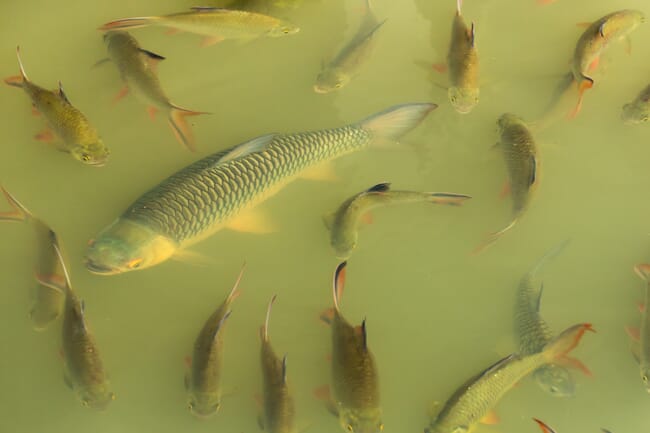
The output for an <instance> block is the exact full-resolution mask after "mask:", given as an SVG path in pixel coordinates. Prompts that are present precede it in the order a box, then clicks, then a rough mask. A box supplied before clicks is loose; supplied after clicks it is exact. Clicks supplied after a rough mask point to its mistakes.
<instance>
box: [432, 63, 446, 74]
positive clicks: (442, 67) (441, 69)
mask: <svg viewBox="0 0 650 433" xmlns="http://www.w3.org/2000/svg"><path fill="white" fill-rule="evenodd" d="M431 68H432V69H433V70H434V71H436V72H438V73H440V74H446V73H447V70H448V69H449V67H448V66H447V64H446V63H434V64H433V65H431Z"/></svg>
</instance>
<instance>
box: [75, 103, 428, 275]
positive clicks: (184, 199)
mask: <svg viewBox="0 0 650 433" xmlns="http://www.w3.org/2000/svg"><path fill="white" fill-rule="evenodd" d="M435 107H436V106H435V105H434V104H406V105H400V106H396V107H391V108H389V109H387V110H385V111H383V112H381V113H378V114H375V115H374V116H371V117H369V118H367V119H365V120H363V121H361V122H359V123H355V124H352V125H347V126H343V127H339V128H335V129H327V130H321V131H314V132H302V133H295V134H277V135H267V136H263V137H258V138H256V139H253V140H251V141H248V142H245V143H243V144H241V145H239V146H236V147H234V148H231V149H229V150H226V151H223V152H219V153H216V154H214V155H211V156H208V157H206V158H203V159H201V160H199V161H197V162H195V163H194V164H191V165H189V166H188V167H186V168H184V169H182V170H180V171H179V172H177V173H176V174H174V175H173V176H171V177H169V178H167V179H166V180H164V181H163V182H162V183H161V184H159V185H158V186H156V187H154V188H153V189H151V190H150V191H149V192H147V193H145V194H144V195H143V196H142V197H140V198H139V199H138V200H137V201H136V202H135V203H133V204H132V205H131V206H130V207H129V208H128V209H127V210H126V212H124V214H122V216H120V217H119V218H118V219H116V220H115V221H114V222H113V223H112V224H111V225H109V226H108V227H107V228H105V229H104V230H103V231H102V232H101V233H100V234H99V235H98V236H97V237H96V238H95V240H91V241H90V242H89V247H88V250H87V252H86V267H87V268H88V269H89V270H90V271H91V272H94V273H97V274H104V275H109V274H118V273H121V272H127V271H132V270H136V269H144V268H148V267H151V266H154V265H157V264H158V263H161V262H163V261H165V260H167V259H169V258H170V257H172V256H173V255H175V254H178V253H179V251H180V250H182V249H183V248H186V247H187V246H188V245H191V244H193V243H195V242H198V241H199V240H202V239H205V238H206V237H208V236H210V235H212V234H213V233H215V232H216V231H218V230H220V229H222V228H224V227H226V226H229V227H231V228H234V229H238V230H249V231H251V230H255V229H256V228H257V229H258V231H259V230H260V229H259V227H251V226H253V225H254V224H253V223H251V217H250V215H249V216H247V215H245V214H242V211H246V210H250V209H251V208H253V207H254V206H255V205H257V204H259V203H260V202H262V201H264V200H265V199H266V198H268V197H269V196H271V195H273V194H274V193H276V192H277V191H279V190H280V189H281V188H282V187H283V186H284V185H286V184H287V183H289V182H290V181H291V180H292V179H294V178H296V177H297V176H299V175H300V174H301V172H304V171H306V170H307V169H309V168H312V167H315V166H317V165H319V164H321V163H324V162H327V161H329V160H332V159H334V158H337V157H339V156H342V155H345V154H347V153H351V152H353V151H356V150H361V149H363V148H366V147H369V146H370V145H371V144H372V143H374V142H377V141H385V140H396V139H398V138H399V137H401V136H402V135H404V134H406V133H407V132H408V131H410V130H411V129H413V128H414V127H415V126H416V125H417V124H418V123H420V121H422V120H423V119H424V118H425V117H426V116H427V114H428V113H429V112H430V111H431V110H433V109H434V108H435ZM246 218H248V221H247V220H246Z"/></svg>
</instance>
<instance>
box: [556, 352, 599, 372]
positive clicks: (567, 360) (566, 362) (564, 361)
mask: <svg viewBox="0 0 650 433" xmlns="http://www.w3.org/2000/svg"><path fill="white" fill-rule="evenodd" d="M557 363H558V364H560V365H563V366H565V367H569V368H574V369H576V370H579V371H580V372H582V374H584V375H585V376H587V377H593V376H594V374H593V373H592V372H591V370H590V369H589V367H587V366H586V365H585V364H584V363H583V362H582V361H580V360H579V359H578V358H573V357H571V356H566V355H565V356H563V357H562V358H560V359H559V360H558V361H557Z"/></svg>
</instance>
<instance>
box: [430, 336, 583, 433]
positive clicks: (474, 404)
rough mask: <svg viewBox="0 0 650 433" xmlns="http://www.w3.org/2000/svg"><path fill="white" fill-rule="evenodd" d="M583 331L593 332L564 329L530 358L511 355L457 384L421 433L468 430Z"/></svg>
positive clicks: (574, 342)
mask: <svg viewBox="0 0 650 433" xmlns="http://www.w3.org/2000/svg"><path fill="white" fill-rule="evenodd" d="M587 331H592V332H595V331H594V329H593V327H592V325H591V324H590V323H580V324H577V325H573V326H571V327H569V328H567V329H566V330H565V331H563V332H562V333H560V334H559V335H558V336H557V337H555V338H554V339H553V340H551V341H549V342H548V343H547V344H546V345H545V346H544V349H543V350H542V351H541V352H537V353H534V354H532V355H522V354H518V353H513V354H511V355H508V356H506V357H505V358H503V359H501V360H499V361H497V362H496V363H495V364H493V365H491V366H490V367H488V368H487V369H485V370H483V371H482V372H480V373H479V374H477V375H476V376H474V377H472V378H470V379H469V380H467V381H466V382H465V383H464V384H463V385H461V386H460V387H459V388H458V389H457V390H456V391H455V392H454V393H453V394H452V396H451V397H450V398H449V399H448V400H447V402H446V403H445V404H444V406H442V408H441V409H440V411H439V412H438V413H437V414H435V415H434V416H433V417H432V418H431V422H430V424H429V426H428V427H427V428H425V429H424V432H425V433H451V432H454V433H458V432H468V431H471V430H472V429H473V428H474V427H475V426H476V424H477V423H479V422H480V421H481V420H482V419H483V418H484V417H486V416H488V415H490V412H491V411H492V410H493V408H494V407H495V406H496V405H497V403H498V402H499V400H501V398H502V397H503V396H504V395H505V394H506V393H507V392H508V391H509V390H511V389H512V387H513V386H514V385H515V384H517V383H518V382H519V381H520V380H522V379H523V378H525V377H526V376H528V375H529V374H530V373H531V372H533V371H535V370H536V369H538V368H539V367H541V366H542V365H544V364H548V363H549V362H556V361H557V360H559V359H561V358H562V357H564V356H566V355H567V354H568V353H569V352H571V351H572V350H573V349H574V348H575V347H576V346H577V345H578V343H579V342H580V340H581V339H582V337H583V335H584V334H585V333H586V332H587Z"/></svg>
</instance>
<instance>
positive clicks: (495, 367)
mask: <svg viewBox="0 0 650 433" xmlns="http://www.w3.org/2000/svg"><path fill="white" fill-rule="evenodd" d="M515 356H517V355H516V354H515V353H511V354H510V355H508V356H506V357H505V358H501V359H500V360H498V361H497V362H495V363H494V364H492V365H490V366H489V367H488V368H486V369H485V370H483V371H482V372H480V373H479V374H478V375H477V376H476V377H477V378H478V377H483V376H486V375H488V374H490V373H492V372H494V371H496V370H498V369H500V368H501V367H503V365H505V364H506V363H508V362H509V361H510V360H511V359H513V358H514V357H515Z"/></svg>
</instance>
